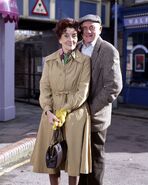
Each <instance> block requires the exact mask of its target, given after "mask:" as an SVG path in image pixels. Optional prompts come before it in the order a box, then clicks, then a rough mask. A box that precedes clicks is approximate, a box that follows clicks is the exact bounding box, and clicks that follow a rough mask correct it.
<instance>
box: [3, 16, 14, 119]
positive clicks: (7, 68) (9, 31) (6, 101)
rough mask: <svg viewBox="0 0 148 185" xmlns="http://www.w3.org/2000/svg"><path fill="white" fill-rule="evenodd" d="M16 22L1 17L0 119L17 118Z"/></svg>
mask: <svg viewBox="0 0 148 185" xmlns="http://www.w3.org/2000/svg"><path fill="white" fill-rule="evenodd" d="M14 30H15V23H9V22H7V23H4V20H3V18H2V17H0V121H7V120H11V119H14V118H15V101H14V53H15V52H14V44H15V36H14Z"/></svg>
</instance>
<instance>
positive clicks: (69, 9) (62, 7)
mask: <svg viewBox="0 0 148 185" xmlns="http://www.w3.org/2000/svg"><path fill="white" fill-rule="evenodd" d="M55 11H56V15H55V18H56V19H62V18H67V17H71V18H74V0H56V7H55Z"/></svg>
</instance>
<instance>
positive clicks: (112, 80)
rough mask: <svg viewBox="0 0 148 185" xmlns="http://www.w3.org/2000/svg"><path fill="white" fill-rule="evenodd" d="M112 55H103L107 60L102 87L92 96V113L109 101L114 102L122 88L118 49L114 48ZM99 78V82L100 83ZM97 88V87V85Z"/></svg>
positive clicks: (105, 60) (104, 59)
mask: <svg viewBox="0 0 148 185" xmlns="http://www.w3.org/2000/svg"><path fill="white" fill-rule="evenodd" d="M106 52H110V57H106V56H105V55H104V56H103V58H102V60H103V61H104V62H105V64H103V65H104V67H102V69H101V70H102V79H99V80H102V82H103V85H102V88H100V89H98V93H95V96H94V97H92V99H93V100H92V103H90V108H91V111H92V113H96V112H98V111H100V110H101V109H102V108H104V107H105V106H106V105H108V104H109V103H112V102H113V101H114V100H115V99H116V98H117V96H118V95H119V93H120V92H121V89H122V75H121V69H120V60H119V53H118V51H117V50H116V49H115V48H113V49H110V51H104V53H106ZM99 80H98V83H99ZM96 88H97V87H96Z"/></svg>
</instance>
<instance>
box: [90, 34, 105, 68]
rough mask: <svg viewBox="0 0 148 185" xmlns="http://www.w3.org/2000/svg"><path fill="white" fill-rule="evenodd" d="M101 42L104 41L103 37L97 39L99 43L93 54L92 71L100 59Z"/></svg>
mask: <svg viewBox="0 0 148 185" xmlns="http://www.w3.org/2000/svg"><path fill="white" fill-rule="evenodd" d="M101 42H102V39H101V37H99V38H98V39H97V42H96V44H95V46H94V50H93V53H92V56H91V62H92V71H93V69H94V68H95V63H96V60H97V58H98V52H99V50H100V46H101Z"/></svg>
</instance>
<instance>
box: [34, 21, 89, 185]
mask: <svg viewBox="0 0 148 185" xmlns="http://www.w3.org/2000/svg"><path fill="white" fill-rule="evenodd" d="M55 32H56V34H57V37H58V40H59V43H60V44H61V49H59V50H58V51H56V52H55V53H53V54H51V55H49V56H47V57H46V58H45V63H44V68H43V73H42V77H41V80H40V98H39V100H40V105H41V107H42V109H43V113H42V117H41V122H40V127H39V130H38V134H37V139H36V144H35V148H34V151H33V154H32V158H31V162H32V164H33V171H34V172H38V173H48V174H49V178H50V183H51V185H58V184H59V177H60V170H65V172H67V173H68V176H69V185H77V184H78V177H79V175H80V173H82V174H88V173H90V172H91V149H90V148H91V147H90V117H89V113H88V106H87V103H86V99H87V97H88V91H89V82H90V60H89V58H88V57H87V56H84V55H83V54H81V53H80V52H79V51H78V50H77V49H76V45H77V41H78V23H77V22H76V21H74V20H73V19H63V20H60V21H59V22H58V23H57V25H56V28H55ZM61 109H62V110H66V111H67V116H66V121H65V123H64V125H63V126H62V129H63V132H64V138H65V140H66V143H67V148H68V150H67V158H66V161H65V163H64V165H63V164H62V166H60V167H58V168H56V169H49V168H47V167H46V163H45V155H46V151H47V148H48V146H49V144H50V142H51V139H52V134H53V124H54V121H57V122H58V121H59V120H58V118H57V117H56V115H55V112H56V111H57V110H61Z"/></svg>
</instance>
